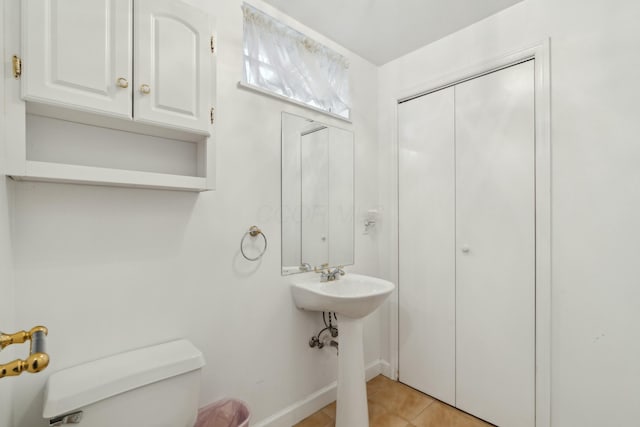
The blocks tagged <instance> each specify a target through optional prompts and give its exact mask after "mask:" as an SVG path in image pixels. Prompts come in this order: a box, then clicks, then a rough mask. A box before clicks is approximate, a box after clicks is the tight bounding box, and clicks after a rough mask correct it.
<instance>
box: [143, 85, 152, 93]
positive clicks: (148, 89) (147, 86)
mask: <svg viewBox="0 0 640 427" xmlns="http://www.w3.org/2000/svg"><path fill="white" fill-rule="evenodd" d="M140 93H142V94H143V95H148V94H149V93H151V87H149V85H142V86H140Z"/></svg>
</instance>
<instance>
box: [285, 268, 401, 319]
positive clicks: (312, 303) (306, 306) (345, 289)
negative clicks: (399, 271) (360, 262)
mask: <svg viewBox="0 0 640 427" xmlns="http://www.w3.org/2000/svg"><path fill="white" fill-rule="evenodd" d="M394 289H395V285H394V284H393V283H391V282H388V281H386V280H382V279H378V278H375V277H369V276H363V275H360V274H346V275H345V276H343V277H341V278H340V279H339V280H335V281H333V282H320V278H319V277H318V276H317V275H316V276H310V277H308V278H305V279H301V280H300V281H298V282H294V283H293V284H292V285H291V292H292V293H293V299H294V300H295V302H296V305H297V306H298V308H301V309H303V310H311V311H333V312H335V313H337V314H341V315H343V316H347V317H350V318H352V319H359V318H361V317H365V316H367V315H368V314H371V313H372V312H373V311H374V310H375V309H376V308H378V307H379V306H380V304H382V303H383V302H384V300H385V299H386V298H387V297H388V296H389V294H390V293H391V292H393V290H394Z"/></svg>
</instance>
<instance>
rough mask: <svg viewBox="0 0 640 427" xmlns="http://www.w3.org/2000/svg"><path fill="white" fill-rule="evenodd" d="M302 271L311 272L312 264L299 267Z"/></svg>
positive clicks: (303, 264) (306, 263)
mask: <svg viewBox="0 0 640 427" xmlns="http://www.w3.org/2000/svg"><path fill="white" fill-rule="evenodd" d="M299 268H300V271H311V270H312V268H311V264H309V263H308V262H303V263H302V265H301V266H300V267H299Z"/></svg>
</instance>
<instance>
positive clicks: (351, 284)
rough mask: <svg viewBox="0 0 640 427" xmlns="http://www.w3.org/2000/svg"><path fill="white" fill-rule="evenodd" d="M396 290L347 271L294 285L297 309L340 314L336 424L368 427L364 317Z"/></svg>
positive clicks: (316, 277) (372, 279)
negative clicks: (327, 279) (332, 277)
mask: <svg viewBox="0 0 640 427" xmlns="http://www.w3.org/2000/svg"><path fill="white" fill-rule="evenodd" d="M394 289H395V285H394V284H393V283H391V282H388V281H386V280H382V279H377V278H375V277H369V276H362V275H359V274H347V275H345V276H344V277H342V278H340V279H339V280H335V281H332V282H320V278H319V277H318V276H317V275H316V276H308V277H307V278H304V279H298V280H297V281H296V282H295V283H293V284H292V285H291V292H292V293H293V299H294V300H295V303H296V306H298V308H301V309H303V310H311V311H332V312H335V313H337V314H338V316H339V317H338V328H339V330H340V351H339V353H338V354H339V356H338V408H337V413H336V427H368V426H369V414H368V410H367V390H366V382H365V375H364V374H365V372H364V351H363V343H362V339H363V337H362V319H363V318H364V317H365V316H367V315H368V314H371V313H372V312H373V311H374V310H375V309H376V308H378V307H379V306H380V304H382V303H383V302H384V300H385V299H387V297H388V296H389V294H390V293H391V292H392V291H393V290H394Z"/></svg>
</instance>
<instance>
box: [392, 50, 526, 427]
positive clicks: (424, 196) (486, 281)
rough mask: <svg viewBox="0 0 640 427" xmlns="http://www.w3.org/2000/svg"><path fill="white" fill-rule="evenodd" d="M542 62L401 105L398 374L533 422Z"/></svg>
mask: <svg viewBox="0 0 640 427" xmlns="http://www.w3.org/2000/svg"><path fill="white" fill-rule="evenodd" d="M533 70H534V69H533V61H528V62H525V63H522V64H519V65H515V66H512V67H509V68H505V69H502V70H500V71H496V72H493V73H490V74H487V75H484V76H482V77H478V78H476V79H473V80H469V81H466V82H464V83H460V84H458V85H456V86H452V87H450V88H447V89H445V90H441V91H438V92H434V93H431V94H429V95H425V96H423V97H420V98H417V99H414V100H411V101H408V102H406V103H403V104H401V105H400V106H399V143H400V159H399V160H400V165H399V166H400V169H399V175H400V177H399V178H400V182H399V184H400V188H399V195H400V206H399V208H400V216H399V221H400V236H399V238H400V280H399V295H400V299H399V303H400V310H399V313H400V331H399V332H400V333H399V338H400V366H399V370H400V380H401V381H402V382H405V383H407V384H409V385H411V386H413V387H416V388H418V389H420V390H423V391H424V392H426V393H428V394H431V395H433V396H434V397H437V398H439V399H441V400H444V401H445V402H447V403H450V404H452V405H454V406H456V407H458V408H460V409H462V410H464V411H467V412H469V413H471V414H473V415H476V416H478V417H480V418H482V419H485V420H487V421H489V422H491V423H494V424H496V425H498V426H503V427H532V426H533V425H534V424H535V400H534V396H535V186H534V183H535V163H534V150H535V132H534V71H533ZM444 98H447V100H448V101H447V102H448V103H450V104H447V106H446V107H444V106H443V104H440V105H438V102H439V101H438V100H440V102H445V101H443V100H444ZM447 129H449V130H448V131H447ZM446 141H448V144H449V146H448V149H447V148H445V145H446V144H447V142H446ZM452 199H453V200H452ZM429 298H431V301H429ZM451 341H453V343H452V342H451ZM447 379H448V380H447Z"/></svg>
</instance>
